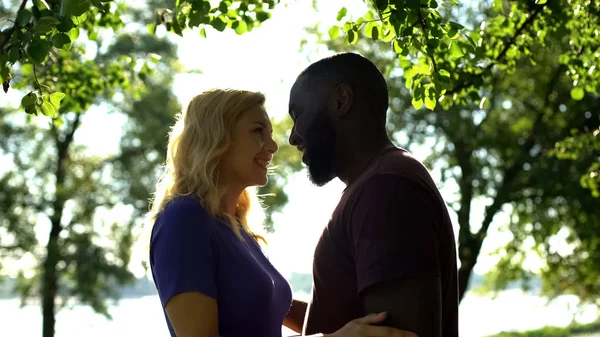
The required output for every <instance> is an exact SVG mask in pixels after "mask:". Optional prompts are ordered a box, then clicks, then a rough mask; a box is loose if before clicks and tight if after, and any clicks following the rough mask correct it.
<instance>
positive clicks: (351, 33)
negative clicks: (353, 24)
mask: <svg viewBox="0 0 600 337" xmlns="http://www.w3.org/2000/svg"><path fill="white" fill-rule="evenodd" d="M346 37H347V38H348V41H347V42H348V43H349V44H355V43H356V41H357V40H358V37H357V35H356V33H355V32H354V31H353V30H349V31H348V35H346Z"/></svg>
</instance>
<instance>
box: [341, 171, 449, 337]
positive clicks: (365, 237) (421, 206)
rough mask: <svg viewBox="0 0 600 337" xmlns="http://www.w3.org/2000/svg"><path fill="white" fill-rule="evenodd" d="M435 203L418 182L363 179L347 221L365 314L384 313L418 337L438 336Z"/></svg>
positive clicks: (439, 295)
mask: <svg viewBox="0 0 600 337" xmlns="http://www.w3.org/2000/svg"><path fill="white" fill-rule="evenodd" d="M438 204H439V203H437V201H436V199H435V198H434V197H433V196H432V195H431V193H430V192H429V191H427V190H426V189H425V188H424V187H421V186H420V185H419V184H417V183H416V182H413V181H411V180H409V179H407V178H403V177H400V176H396V175H380V176H376V177H374V178H371V179H370V180H369V181H368V182H366V183H365V187H364V188H363V189H362V191H361V193H360V196H359V197H358V199H357V200H356V203H355V205H354V207H353V212H352V217H351V220H350V221H351V226H350V228H351V232H350V237H351V238H352V240H353V246H354V260H355V264H356V274H357V285H358V291H359V294H360V295H361V297H362V299H363V307H364V309H365V311H366V312H365V313H367V314H368V313H374V312H381V311H385V312H387V313H388V319H387V320H386V321H385V322H384V323H383V324H384V325H386V326H391V327H394V328H398V329H403V330H408V331H411V332H414V333H416V334H417V335H418V336H419V337H440V336H441V320H442V317H441V315H442V291H441V281H440V277H441V271H440V265H439V258H438V243H437V230H438V228H437V227H436V226H437V225H436V223H437V221H439V220H438V219H439V214H440V212H439V205H438Z"/></svg>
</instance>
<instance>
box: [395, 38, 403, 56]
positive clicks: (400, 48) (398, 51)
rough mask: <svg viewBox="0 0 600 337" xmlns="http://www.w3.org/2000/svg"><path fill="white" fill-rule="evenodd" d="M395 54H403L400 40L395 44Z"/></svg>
mask: <svg viewBox="0 0 600 337" xmlns="http://www.w3.org/2000/svg"><path fill="white" fill-rule="evenodd" d="M393 48H394V53H398V54H400V53H402V47H401V46H400V42H399V41H398V39H395V40H394V42H393Z"/></svg>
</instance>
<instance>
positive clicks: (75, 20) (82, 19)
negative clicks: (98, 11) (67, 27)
mask: <svg viewBox="0 0 600 337" xmlns="http://www.w3.org/2000/svg"><path fill="white" fill-rule="evenodd" d="M87 19H88V14H87V12H86V13H83V14H81V15H79V16H74V17H73V23H74V24H76V25H81V24H83V23H84V22H85V21H86V20H87Z"/></svg>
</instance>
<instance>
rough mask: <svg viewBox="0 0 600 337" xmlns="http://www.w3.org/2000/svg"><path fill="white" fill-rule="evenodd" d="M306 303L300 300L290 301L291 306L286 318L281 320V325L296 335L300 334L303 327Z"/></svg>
mask: <svg viewBox="0 0 600 337" xmlns="http://www.w3.org/2000/svg"><path fill="white" fill-rule="evenodd" d="M307 307H308V303H306V302H302V301H300V300H292V306H291V307H290V311H289V312H288V314H287V316H286V317H285V319H284V320H283V325H284V326H285V327H286V328H288V329H291V330H293V331H294V332H297V333H302V326H303V325H304V317H305V316H306V309H307Z"/></svg>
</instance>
